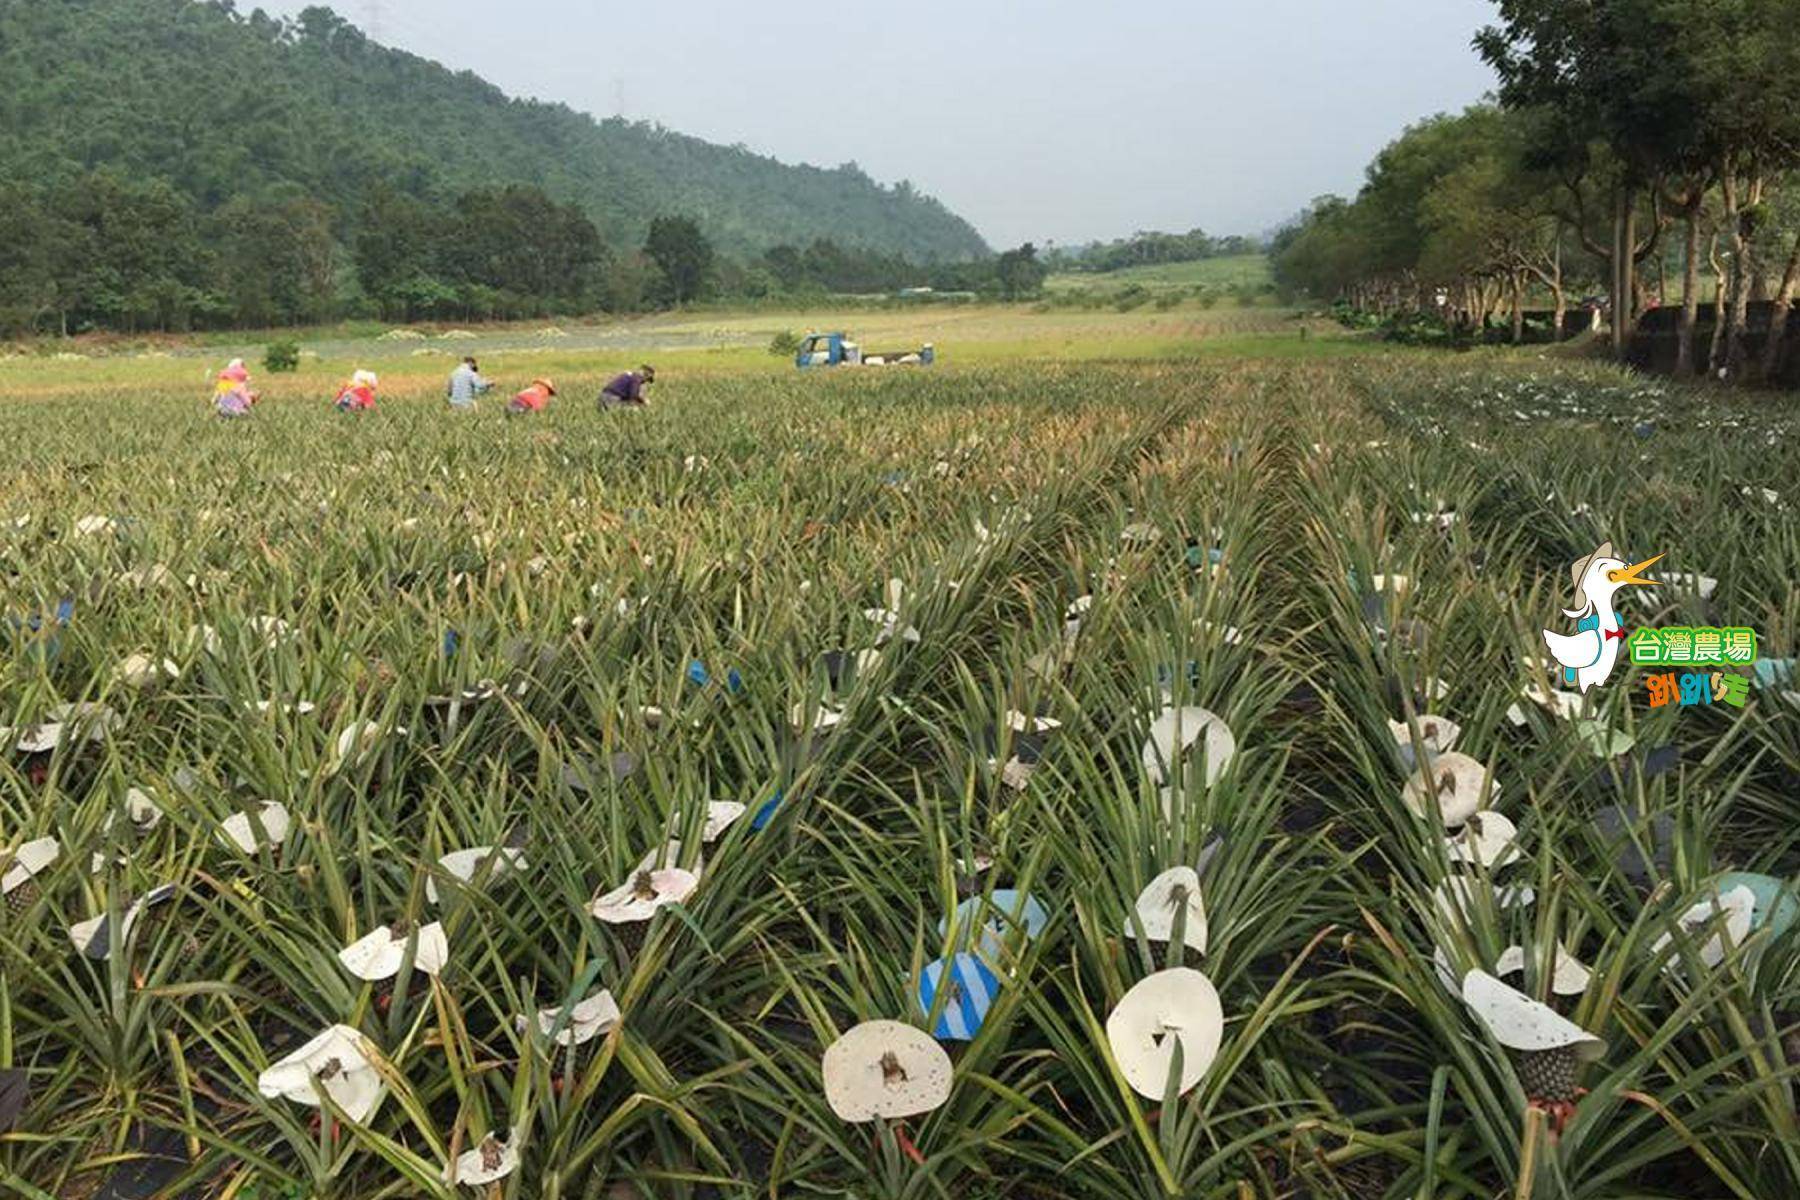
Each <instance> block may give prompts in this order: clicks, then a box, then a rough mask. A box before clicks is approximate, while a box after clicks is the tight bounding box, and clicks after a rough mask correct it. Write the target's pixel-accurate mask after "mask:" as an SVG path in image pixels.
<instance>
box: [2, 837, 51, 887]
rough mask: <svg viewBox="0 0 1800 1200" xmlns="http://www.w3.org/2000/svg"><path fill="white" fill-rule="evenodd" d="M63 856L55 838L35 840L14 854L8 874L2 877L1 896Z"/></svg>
mask: <svg viewBox="0 0 1800 1200" xmlns="http://www.w3.org/2000/svg"><path fill="white" fill-rule="evenodd" d="M61 856H62V846H61V845H60V844H59V843H58V842H57V840H56V839H55V838H53V837H42V838H35V839H33V840H32V841H29V842H26V843H25V844H23V845H22V846H20V847H19V848H18V849H17V850H14V851H13V852H12V855H11V857H10V859H9V860H8V865H7V868H6V874H5V875H0V894H5V893H7V892H11V891H12V890H13V889H14V888H16V887H18V886H20V885H21V884H23V883H25V882H26V881H27V880H29V879H31V878H32V877H33V876H35V875H36V874H37V873H38V872H39V871H42V870H43V869H44V868H45V867H48V866H49V865H50V864H51V863H53V862H55V861H56V860H57V859H58V858H60V857H61Z"/></svg>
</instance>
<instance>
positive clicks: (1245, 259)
mask: <svg viewBox="0 0 1800 1200" xmlns="http://www.w3.org/2000/svg"><path fill="white" fill-rule="evenodd" d="M1270 279H1271V276H1270V274H1269V259H1268V256H1266V255H1262V254H1238V255H1230V256H1227V257H1224V258H1203V259H1200V260H1198V261H1196V262H1184V263H1158V264H1157V265H1155V266H1149V267H1128V268H1126V269H1125V270H1123V271H1107V272H1105V273H1101V274H1096V273H1092V272H1085V271H1081V272H1066V273H1064V274H1061V275H1052V276H1051V277H1050V278H1049V279H1048V280H1046V281H1045V286H1046V287H1047V288H1049V289H1050V290H1051V291H1052V292H1055V291H1065V290H1069V289H1076V288H1089V289H1096V290H1103V291H1110V290H1121V289H1124V288H1127V287H1130V286H1132V285H1134V284H1135V285H1136V286H1138V287H1142V288H1146V289H1148V290H1150V291H1164V290H1168V289H1188V290H1191V289H1194V288H1205V289H1208V290H1211V291H1216V292H1229V291H1234V290H1236V289H1238V288H1246V287H1248V288H1261V287H1263V286H1264V285H1265V284H1267V283H1268V282H1269V281H1270Z"/></svg>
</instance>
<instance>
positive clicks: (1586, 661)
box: [1544, 542, 1662, 692]
mask: <svg viewBox="0 0 1800 1200" xmlns="http://www.w3.org/2000/svg"><path fill="white" fill-rule="evenodd" d="M1660 558H1662V555H1660V554H1658V555H1657V556H1656V557H1655V558H1646V559H1645V560H1644V561H1643V562H1641V563H1636V564H1634V565H1632V566H1629V567H1628V566H1626V565H1625V560H1624V559H1622V558H1617V557H1615V556H1614V554H1613V548H1612V543H1611V542H1602V543H1601V544H1600V548H1599V549H1598V550H1595V551H1594V552H1593V553H1592V554H1590V555H1588V556H1587V557H1586V558H1584V559H1582V560H1581V561H1580V562H1578V563H1576V564H1575V566H1574V568H1573V570H1572V571H1571V572H1570V574H1571V576H1572V577H1573V578H1574V581H1575V593H1576V596H1577V597H1578V598H1579V599H1580V601H1581V603H1580V605H1579V606H1577V607H1575V608H1567V609H1564V610H1563V615H1564V616H1569V617H1576V618H1578V620H1577V621H1576V622H1575V629H1576V632H1575V633H1574V634H1561V633H1552V632H1551V631H1550V630H1548V629H1546V630H1544V644H1545V645H1546V646H1548V647H1549V648H1550V654H1551V656H1552V657H1554V658H1555V659H1556V661H1557V662H1559V663H1561V664H1562V666H1563V682H1564V683H1566V684H1576V685H1579V687H1580V690H1581V691H1583V692H1586V691H1587V690H1588V689H1589V688H1591V687H1593V686H1594V685H1596V684H1601V683H1605V682H1606V681H1607V679H1608V678H1609V677H1610V676H1611V675H1612V673H1613V667H1614V666H1615V665H1617V663H1618V661H1619V647H1620V646H1622V645H1624V644H1625V631H1624V630H1623V629H1620V628H1619V618H1618V615H1617V614H1616V613H1614V612H1613V596H1614V594H1615V593H1617V592H1618V590H1619V589H1620V588H1622V587H1625V586H1627V585H1628V584H1637V585H1639V586H1645V587H1648V586H1653V585H1654V584H1655V583H1656V582H1657V581H1656V580H1654V579H1645V578H1643V576H1642V574H1641V572H1643V571H1644V570H1646V569H1647V568H1649V567H1650V566H1651V565H1652V564H1653V563H1655V562H1656V561H1657V560H1658V559H1660Z"/></svg>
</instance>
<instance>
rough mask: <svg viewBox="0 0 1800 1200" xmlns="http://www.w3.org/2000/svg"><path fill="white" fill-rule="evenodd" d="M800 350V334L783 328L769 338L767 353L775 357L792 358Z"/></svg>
mask: <svg viewBox="0 0 1800 1200" xmlns="http://www.w3.org/2000/svg"><path fill="white" fill-rule="evenodd" d="M799 352H800V335H799V334H797V333H795V332H794V331H793V330H791V329H784V330H782V331H781V332H780V333H778V334H776V335H775V336H774V337H772V338H770V339H769V353H770V354H773V355H774V356H775V357H776V358H792V357H793V356H794V355H796V354H798V353H799Z"/></svg>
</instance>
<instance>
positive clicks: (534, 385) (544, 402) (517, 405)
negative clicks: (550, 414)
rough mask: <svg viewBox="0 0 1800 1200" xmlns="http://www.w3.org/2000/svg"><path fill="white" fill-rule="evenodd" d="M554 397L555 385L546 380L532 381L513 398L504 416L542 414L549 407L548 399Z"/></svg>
mask: <svg viewBox="0 0 1800 1200" xmlns="http://www.w3.org/2000/svg"><path fill="white" fill-rule="evenodd" d="M554 395H556V385H555V384H554V383H551V382H550V381H549V380H548V379H534V380H532V381H531V386H530V387H528V388H526V389H525V390H524V391H522V392H520V393H519V394H518V395H516V396H514V397H513V398H512V400H510V401H509V402H508V403H507V405H506V415H507V416H513V415H515V414H517V413H534V412H543V411H544V410H545V409H546V408H548V407H550V397H552V396H554Z"/></svg>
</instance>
